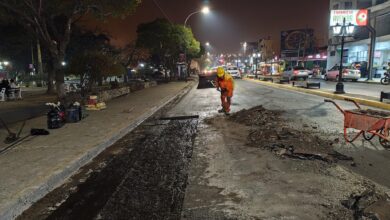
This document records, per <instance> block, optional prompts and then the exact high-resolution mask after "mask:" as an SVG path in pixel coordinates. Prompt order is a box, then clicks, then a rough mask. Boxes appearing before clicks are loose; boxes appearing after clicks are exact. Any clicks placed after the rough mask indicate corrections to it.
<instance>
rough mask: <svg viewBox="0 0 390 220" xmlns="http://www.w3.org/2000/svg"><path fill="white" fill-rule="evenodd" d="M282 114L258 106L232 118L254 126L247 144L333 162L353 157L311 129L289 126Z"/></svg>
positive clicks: (251, 126)
mask: <svg viewBox="0 0 390 220" xmlns="http://www.w3.org/2000/svg"><path fill="white" fill-rule="evenodd" d="M282 113H283V112H282V111H277V110H276V111H275V110H268V109H265V108H264V107H262V106H257V107H254V108H251V109H243V110H241V111H239V112H237V113H234V114H232V115H231V117H230V118H229V120H231V121H233V122H236V123H240V124H244V125H246V126H249V127H250V131H249V135H248V143H247V144H248V145H249V146H253V147H259V148H262V149H268V150H271V151H273V152H274V153H275V154H277V155H279V156H283V157H290V158H295V159H303V160H322V161H325V162H329V163H332V162H337V161H338V160H351V161H352V160H353V158H351V157H348V156H345V155H342V154H340V153H338V152H337V151H335V150H334V149H333V147H332V144H333V143H332V142H330V141H326V140H324V139H322V138H320V137H319V136H317V135H313V134H312V133H311V132H309V131H304V130H298V129H296V128H292V127H290V126H288V125H287V123H286V121H285V120H284V119H283V118H282V116H281V115H282Z"/></svg>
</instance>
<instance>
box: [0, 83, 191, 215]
mask: <svg viewBox="0 0 390 220" xmlns="http://www.w3.org/2000/svg"><path fill="white" fill-rule="evenodd" d="M192 83H193V82H189V83H184V82H175V83H169V84H164V85H160V86H157V87H152V88H149V89H144V90H141V91H138V92H135V93H131V94H129V95H127V96H125V97H121V98H117V99H114V100H112V101H110V102H108V103H107V109H106V110H103V111H98V112H88V113H89V117H87V118H86V119H84V120H83V121H81V122H79V123H76V124H66V125H65V126H64V127H63V128H61V129H58V130H50V135H49V136H40V137H28V138H27V139H25V140H24V141H23V142H21V143H20V144H17V145H16V146H13V147H12V148H11V149H9V150H8V151H6V152H4V153H2V154H0V176H1V177H2V181H1V182H0V219H13V218H15V217H16V216H18V215H19V214H20V213H21V212H23V211H24V210H25V209H26V208H28V207H29V206H30V205H31V204H32V203H33V202H34V201H37V200H38V199H40V198H42V197H43V196H44V195H45V194H47V193H48V192H50V191H51V190H52V189H54V188H55V187H57V186H59V185H60V184H62V183H63V182H64V181H65V180H66V179H67V178H68V177H70V176H71V175H72V174H74V173H75V172H76V171H77V170H78V169H79V168H80V167H81V166H83V165H85V164H86V163H88V162H89V161H90V160H91V159H93V158H94V157H95V156H96V155H98V154H99V153H100V152H101V151H103V150H104V149H105V148H107V147H108V146H110V145H111V144H113V143H114V142H115V141H117V140H118V139H120V138H121V137H123V136H124V135H125V134H127V133H128V132H130V131H131V130H132V129H134V128H135V127H136V126H138V125H139V124H140V123H142V122H143V121H144V120H145V119H147V118H148V117H150V116H151V115H152V114H153V113H155V112H156V111H157V110H158V109H160V108H161V107H163V106H164V105H165V104H166V103H168V102H169V101H170V100H172V99H174V98H175V97H177V96H179V95H180V94H183V93H184V92H185V90H187V89H188V87H189V85H193V84H192ZM32 127H35V128H46V117H39V118H34V119H32V120H29V121H28V122H27V124H26V132H28V131H29V130H30V128H32ZM22 137H23V135H22Z"/></svg>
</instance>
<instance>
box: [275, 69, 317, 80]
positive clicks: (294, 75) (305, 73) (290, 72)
mask: <svg viewBox="0 0 390 220" xmlns="http://www.w3.org/2000/svg"><path fill="white" fill-rule="evenodd" d="M309 72H310V71H309V70H307V69H305V68H304V67H301V66H294V67H288V68H287V70H286V71H284V72H283V73H282V78H283V79H288V80H298V79H303V80H306V79H307V78H308V77H309Z"/></svg>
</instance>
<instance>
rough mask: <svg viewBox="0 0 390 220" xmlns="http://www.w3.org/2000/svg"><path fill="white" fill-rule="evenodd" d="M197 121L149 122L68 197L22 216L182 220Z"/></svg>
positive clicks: (130, 134)
mask: <svg viewBox="0 0 390 220" xmlns="http://www.w3.org/2000/svg"><path fill="white" fill-rule="evenodd" d="M161 122H164V123H161ZM197 125H198V119H197V118H196V117H190V118H189V119H181V120H169V121H161V120H154V121H148V122H145V123H144V124H142V125H141V126H139V127H138V128H137V129H135V130H134V131H133V132H131V133H129V134H127V135H126V136H125V137H123V138H122V140H120V141H118V142H117V143H116V144H115V145H121V146H119V148H122V149H123V150H120V151H119V152H118V153H117V154H115V155H114V156H113V157H111V158H106V159H105V161H100V163H104V164H105V165H104V167H102V168H101V169H100V170H99V169H96V170H93V171H91V174H90V175H89V176H88V177H86V178H85V179H84V180H79V182H80V183H79V184H78V185H77V186H76V187H73V188H76V189H73V190H70V189H68V193H69V195H67V196H65V197H66V199H65V200H64V201H55V200H54V202H53V204H52V206H51V207H45V208H44V210H45V211H42V210H41V212H29V213H24V215H22V216H20V217H19V219H36V218H39V219H180V214H181V209H182V204H183V200H184V193H185V189H186V185H187V177H188V169H189V164H190V161H191V156H192V148H193V142H194V138H195V135H196V132H197ZM117 147H118V146H117ZM70 191H72V192H70ZM52 196H53V195H52ZM58 197H59V198H57V199H58V200H61V198H60V197H61V196H58ZM62 197H64V196H62ZM38 203H39V202H38ZM48 210H50V211H48ZM42 212H46V213H42Z"/></svg>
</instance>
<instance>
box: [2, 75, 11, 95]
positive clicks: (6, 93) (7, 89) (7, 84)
mask: <svg viewBox="0 0 390 220" xmlns="http://www.w3.org/2000/svg"><path fill="white" fill-rule="evenodd" d="M3 88H5V95H6V96H7V97H9V93H10V91H9V90H10V89H11V87H10V86H9V82H8V80H7V79H3V80H2V81H1V84H0V89H3Z"/></svg>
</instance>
